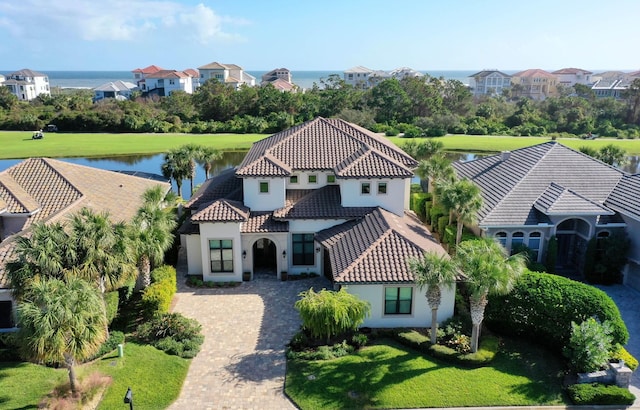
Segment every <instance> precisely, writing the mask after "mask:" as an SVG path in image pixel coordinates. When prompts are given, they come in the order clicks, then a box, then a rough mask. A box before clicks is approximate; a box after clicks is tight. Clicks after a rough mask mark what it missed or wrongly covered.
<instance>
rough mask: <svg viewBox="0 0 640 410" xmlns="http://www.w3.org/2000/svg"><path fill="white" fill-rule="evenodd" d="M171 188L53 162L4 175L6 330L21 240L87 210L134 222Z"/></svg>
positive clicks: (1, 247)
mask: <svg viewBox="0 0 640 410" xmlns="http://www.w3.org/2000/svg"><path fill="white" fill-rule="evenodd" d="M158 185H159V186H162V187H163V188H164V189H165V190H166V191H169V189H170V188H171V185H170V184H169V183H168V182H165V181H163V180H161V179H159V178H158V179H149V178H141V177H138V176H131V175H127V174H124V173H118V172H113V171H104V170H101V169H96V168H91V167H86V166H83V165H76V164H71V163H67V162H64V161H59V160H55V159H48V158H31V159H27V160H24V161H22V162H20V163H18V164H17V165H14V166H12V167H11V168H8V169H6V170H5V171H2V172H0V330H1V329H3V328H11V327H13V325H14V323H15V322H14V320H13V310H14V309H13V299H12V297H11V289H9V284H8V282H7V277H6V272H5V269H4V266H5V263H6V262H8V261H10V260H12V259H13V258H14V256H15V254H14V247H15V243H16V238H17V237H19V236H25V235H29V233H30V229H31V226H32V225H33V223H35V222H44V223H49V222H54V221H65V220H66V218H68V217H69V216H70V215H71V214H73V213H75V212H77V211H79V210H80V209H82V208H84V207H89V208H91V209H92V210H94V211H96V212H109V214H110V216H111V218H112V220H113V221H114V222H119V221H129V220H130V219H131V218H132V217H133V216H134V215H135V213H136V211H137V210H138V208H139V207H140V206H141V205H142V203H143V199H142V194H143V193H144V191H146V190H147V189H148V188H152V187H155V186H158Z"/></svg>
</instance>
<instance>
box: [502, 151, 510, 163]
mask: <svg viewBox="0 0 640 410" xmlns="http://www.w3.org/2000/svg"><path fill="white" fill-rule="evenodd" d="M510 156H511V151H502V152H501V153H500V161H502V162H504V161H506V160H508V159H509V157H510Z"/></svg>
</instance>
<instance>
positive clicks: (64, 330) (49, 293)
mask: <svg viewBox="0 0 640 410" xmlns="http://www.w3.org/2000/svg"><path fill="white" fill-rule="evenodd" d="M18 327H19V329H20V330H19V331H18V337H19V340H20V341H21V343H20V344H19V345H20V349H21V351H22V353H23V354H24V355H25V357H27V358H29V359H31V360H35V361H38V362H46V363H51V362H54V363H60V364H63V365H64V366H65V367H66V368H67V370H68V372H69V384H70V385H71V391H72V393H73V394H74V395H75V394H77V392H78V388H77V380H76V374H75V367H74V366H75V364H76V362H81V361H83V360H85V359H87V358H89V357H91V356H92V355H94V354H95V353H96V352H97V351H98V349H99V348H100V345H101V344H102V343H103V342H104V341H105V340H106V338H107V333H106V330H107V318H106V314H105V309H104V303H103V302H102V298H101V297H100V295H99V294H98V293H97V291H96V290H95V289H94V288H93V287H92V286H91V285H90V284H88V283H87V282H85V281H84V280H82V279H80V278H69V279H68V280H67V281H66V282H65V281H62V280H60V279H53V278H40V279H38V280H36V281H34V282H33V284H32V286H30V288H29V290H28V291H27V292H26V293H25V295H24V300H23V301H22V303H20V304H19V305H18Z"/></svg>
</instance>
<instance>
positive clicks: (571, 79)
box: [551, 68, 594, 88]
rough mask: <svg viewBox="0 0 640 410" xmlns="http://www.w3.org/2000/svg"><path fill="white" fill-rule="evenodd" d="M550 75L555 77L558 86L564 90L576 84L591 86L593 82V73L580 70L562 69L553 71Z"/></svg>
mask: <svg viewBox="0 0 640 410" xmlns="http://www.w3.org/2000/svg"><path fill="white" fill-rule="evenodd" d="M551 74H553V75H555V76H557V77H558V85H561V86H563V87H565V88H570V87H573V86H574V85H576V84H583V85H591V84H593V82H594V80H592V79H591V75H592V74H593V73H592V72H591V71H587V70H583V69H581V68H562V69H560V70H556V71H553V72H552V73H551Z"/></svg>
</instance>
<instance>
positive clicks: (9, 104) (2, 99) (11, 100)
mask: <svg viewBox="0 0 640 410" xmlns="http://www.w3.org/2000/svg"><path fill="white" fill-rule="evenodd" d="M17 103H18V97H16V96H15V95H14V94H13V93H12V92H11V90H10V89H9V87H3V86H0V108H4V109H7V110H10V109H11V108H13V107H14V106H15V105H16V104H17Z"/></svg>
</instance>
